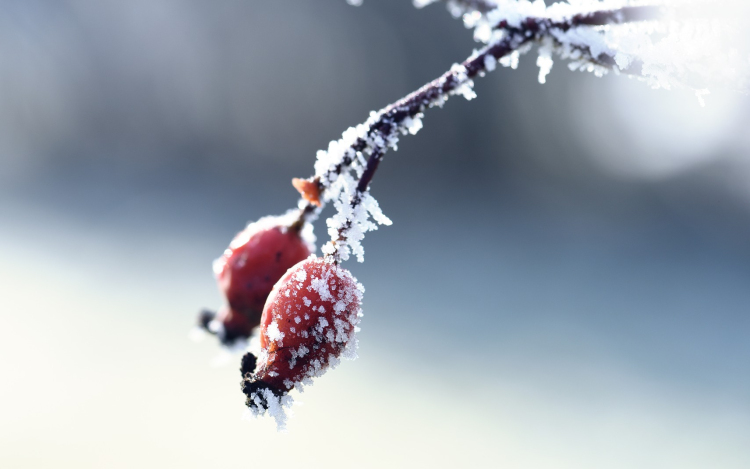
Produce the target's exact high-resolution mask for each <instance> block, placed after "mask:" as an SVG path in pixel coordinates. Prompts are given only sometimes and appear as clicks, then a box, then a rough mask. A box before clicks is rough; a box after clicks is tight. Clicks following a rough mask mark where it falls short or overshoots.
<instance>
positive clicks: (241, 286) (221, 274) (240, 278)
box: [214, 217, 314, 337]
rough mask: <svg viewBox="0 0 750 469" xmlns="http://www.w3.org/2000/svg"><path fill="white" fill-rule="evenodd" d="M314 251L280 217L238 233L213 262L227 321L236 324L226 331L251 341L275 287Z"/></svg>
mask: <svg viewBox="0 0 750 469" xmlns="http://www.w3.org/2000/svg"><path fill="white" fill-rule="evenodd" d="M312 250H314V248H313V247H311V246H310V243H308V242H306V241H305V240H303V238H302V236H300V233H299V230H295V229H293V228H290V227H289V225H288V224H285V223H284V220H282V219H281V218H279V217H266V218H263V219H261V220H259V221H258V222H256V223H252V224H250V225H248V227H247V228H245V229H244V230H243V231H241V232H240V233H238V234H237V236H235V238H234V239H233V240H232V242H231V243H230V244H229V247H228V248H227V250H226V251H224V254H223V255H222V256H221V257H220V258H219V259H217V260H216V261H215V262H214V273H215V274H216V280H217V281H218V283H219V288H220V289H221V291H222V292H223V293H224V295H225V296H226V298H227V302H228V303H229V309H228V310H227V312H226V314H225V318H226V319H227V320H229V321H233V323H232V324H225V327H227V326H228V327H227V329H229V328H230V327H232V328H233V330H237V331H241V334H240V335H243V336H244V337H249V335H250V331H251V330H252V328H253V327H255V326H257V325H258V324H259V323H260V317H261V314H262V312H263V305H264V304H265V302H266V298H268V295H269V293H270V292H271V289H272V288H273V286H274V284H275V283H276V282H277V281H278V280H279V278H281V276H282V275H284V272H286V271H287V270H288V269H289V268H290V267H292V266H293V265H295V264H296V263H298V262H300V261H301V260H303V259H306V258H307V257H308V256H310V253H311V251H312ZM237 316H242V318H238V317H237ZM218 319H221V318H218ZM242 319H244V321H242Z"/></svg>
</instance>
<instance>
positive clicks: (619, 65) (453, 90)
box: [299, 0, 750, 262]
mask: <svg viewBox="0 0 750 469" xmlns="http://www.w3.org/2000/svg"><path fill="white" fill-rule="evenodd" d="M428 3H432V1H431V0H416V1H415V4H416V5H417V6H424V5H426V4H428ZM447 4H448V6H449V9H451V12H452V13H454V15H456V16H461V17H463V20H464V23H465V24H466V26H467V27H471V28H474V29H475V33H474V34H475V38H476V39H477V40H478V41H480V42H484V43H485V44H486V45H485V46H484V47H483V48H482V49H480V50H479V51H475V52H474V53H473V54H472V55H471V56H470V57H469V58H468V59H466V60H465V61H464V62H463V63H461V64H455V65H454V66H453V67H452V68H451V69H450V70H449V71H447V72H446V73H444V74H443V75H441V76H440V77H438V78H436V79H435V80H433V81H431V82H429V83H427V84H426V85H424V86H423V87H422V88H420V89H418V90H417V91H415V92H413V93H411V94H409V95H408V96H406V97H404V98H402V99H401V100H399V101H397V102H395V103H393V104H391V105H389V106H387V107H385V108H383V109H382V110H380V111H378V112H372V113H371V115H370V118H369V119H367V121H366V122H364V123H363V124H360V125H358V126H356V127H351V128H349V129H348V130H347V131H346V132H344V134H343V135H342V137H341V138H340V139H339V140H335V141H332V142H330V144H329V146H328V149H327V150H321V151H319V152H318V154H317V161H316V163H315V175H314V176H313V177H311V178H310V179H308V180H306V183H305V184H306V185H307V187H308V189H309V188H310V187H312V188H313V189H314V190H308V191H307V192H308V193H314V194H315V197H314V198H312V199H311V198H310V197H311V196H309V195H305V192H304V191H303V195H305V198H303V200H302V201H300V209H301V212H300V213H301V215H300V219H299V220H300V223H302V222H303V221H305V220H307V221H311V220H312V219H314V218H316V217H317V216H318V214H319V213H320V210H321V208H322V205H323V204H324V203H326V202H333V203H334V206H335V208H336V212H337V213H336V214H334V215H333V216H332V217H330V218H329V219H328V220H327V225H328V233H329V235H330V236H331V242H330V243H328V244H326V245H325V246H324V247H323V248H322V249H323V253H324V254H326V255H327V256H329V257H330V258H332V259H333V260H335V261H336V262H340V261H345V260H347V259H348V258H349V256H350V255H351V254H355V255H356V256H357V258H358V260H359V261H360V262H362V261H363V260H364V250H363V248H362V245H361V241H362V239H363V238H364V235H365V233H366V232H368V231H371V230H374V229H377V226H378V225H377V224H390V220H389V219H388V218H387V217H385V215H383V213H382V212H381V211H380V208H379V207H378V204H377V202H376V201H375V199H374V198H373V197H372V196H371V195H370V193H369V185H370V183H371V181H372V178H373V176H374V174H375V171H376V170H377V168H378V165H379V164H380V162H381V160H382V158H383V156H384V155H385V153H386V152H387V151H388V150H389V149H394V150H396V149H397V144H398V140H399V137H400V135H405V134H415V133H417V132H418V131H419V129H420V128H421V127H422V117H423V113H424V111H425V110H427V109H428V108H432V107H435V106H438V107H442V106H443V104H444V103H445V102H446V101H447V100H448V98H449V97H450V96H452V95H456V94H460V95H462V96H464V97H465V98H467V99H472V98H474V97H475V94H474V91H473V84H474V82H473V80H474V78H475V77H477V76H483V75H484V74H485V72H489V71H492V70H494V69H495V68H496V64H497V63H500V64H501V65H504V66H509V67H512V68H516V66H517V64H518V60H519V56H520V55H521V54H523V53H525V52H527V51H529V50H530V49H531V47H532V45H533V44H538V45H539V47H538V53H539V55H538V58H537V64H538V65H539V67H540V73H539V81H540V82H541V83H544V82H545V79H546V75H547V74H548V73H549V71H550V69H551V68H552V64H553V59H552V56H553V55H555V54H556V55H559V56H561V57H562V58H564V59H569V60H571V62H570V64H569V68H571V69H572V70H584V71H591V72H594V73H596V74H597V75H603V74H605V73H607V72H609V71H613V72H614V73H617V74H619V73H625V74H630V75H635V76H638V77H639V78H640V79H643V80H646V81H647V82H648V83H649V84H650V85H651V86H653V87H655V88H658V87H661V88H667V89H669V88H670V87H672V86H683V87H688V88H691V89H693V90H695V91H696V94H697V95H698V96H699V99H700V97H701V96H702V95H703V94H707V92H708V91H707V90H706V89H705V86H706V85H707V84H709V83H712V84H716V83H718V84H720V85H722V84H724V85H728V87H734V88H736V89H745V88H746V87H747V81H748V79H747V77H748V75H750V73H749V72H750V61H748V60H747V58H748V54H747V53H745V52H744V51H743V52H738V50H737V48H728V47H727V44H744V43H743V42H742V41H736V40H735V42H734V43H732V42H731V41H732V40H733V39H736V38H734V37H731V36H732V34H735V35H736V34H739V33H741V32H742V31H744V29H742V28H738V27H736V25H734V24H733V23H731V20H732V19H733V18H734V16H732V15H731V14H730V15H728V18H729V19H728V20H726V21H727V22H726V24H727V25H729V27H718V28H717V27H716V25H715V24H714V23H711V20H710V19H709V20H707V19H704V18H703V16H702V15H701V14H698V15H695V14H693V16H692V17H690V18H688V19H686V18H685V17H684V16H683V17H680V16H679V15H678V16H675V11H677V10H675V9H674V8H671V9H669V8H667V7H665V6H664V5H656V4H639V5H634V4H633V2H631V1H629V0H619V1H618V0H609V1H606V2H599V1H589V2H585V1H579V2H576V3H575V4H571V3H555V4H553V5H550V6H549V7H547V6H545V4H544V2H543V1H541V0H537V1H535V2H533V3H532V2H529V1H526V0H517V1H516V0H495V1H489V0H450V1H448V2H447ZM604 6H607V8H603V7H604ZM735 16H736V15H735ZM678 20H679V21H678ZM706 22H708V23H709V24H708V25H706ZM722 26H724V24H722ZM728 41H729V42H728ZM370 218H372V220H371V219H370Z"/></svg>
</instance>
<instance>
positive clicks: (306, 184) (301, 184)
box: [292, 178, 321, 207]
mask: <svg viewBox="0 0 750 469" xmlns="http://www.w3.org/2000/svg"><path fill="white" fill-rule="evenodd" d="M292 185H293V186H294V188H295V189H297V191H299V193H300V195H302V198H303V199H305V200H306V201H308V202H309V203H311V204H313V205H316V206H318V207H320V206H321V203H320V186H319V185H318V180H317V179H300V178H294V179H292Z"/></svg>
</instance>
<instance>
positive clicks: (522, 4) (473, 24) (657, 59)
mask: <svg viewBox="0 0 750 469" xmlns="http://www.w3.org/2000/svg"><path fill="white" fill-rule="evenodd" d="M478 5H481V6H482V8H485V9H486V8H487V7H488V6H489V7H490V8H491V7H492V6H494V7H495V8H491V9H490V10H489V11H479V10H478ZM448 7H449V11H450V12H451V13H452V14H454V15H455V14H457V13H458V14H459V16H461V17H462V18H463V20H464V24H465V25H466V26H467V27H469V28H473V29H474V36H475V39H476V40H478V41H480V42H484V43H490V42H492V41H495V40H496V39H497V37H498V35H502V34H525V35H527V36H529V35H533V36H534V37H535V39H536V40H537V41H539V42H540V43H541V47H540V48H539V57H538V59H537V64H538V65H539V67H540V73H539V81H540V82H542V83H544V81H545V79H546V75H547V73H548V72H549V70H550V68H551V66H552V55H553V54H557V55H558V56H560V57H561V58H563V59H569V60H571V65H570V68H571V69H573V70H581V71H589V72H594V73H595V74H596V75H598V76H601V75H604V74H605V73H607V72H608V71H613V72H615V73H623V72H624V73H627V74H628V75H631V76H635V77H637V78H639V79H641V80H643V81H645V82H646V83H647V84H648V85H650V86H651V87H653V88H664V89H671V88H675V87H679V88H689V89H692V90H694V91H695V92H696V94H697V96H699V98H700V97H702V96H703V95H705V94H707V93H706V91H707V90H708V89H709V88H715V87H721V88H726V89H731V90H736V91H741V92H747V91H748V88H749V85H750V34H749V33H748V31H750V15H748V10H749V9H750V7H749V6H748V2H746V1H744V0H714V1H705V0H696V1H692V0H661V1H644V0H602V1H599V0H570V2H557V3H554V4H552V5H550V6H546V5H545V3H544V2H543V1H542V0H537V1H534V2H531V1H527V0H493V1H489V0H487V1H481V2H478V1H476V0H450V1H449V2H448ZM639 7H643V8H649V7H650V8H652V10H651V12H659V13H660V14H659V15H658V17H655V18H643V19H632V18H630V19H628V18H627V17H626V15H625V14H623V13H622V12H626V11H627V9H628V8H630V9H633V8H639ZM631 11H632V10H631ZM595 12H613V13H614V14H612V15H610V16H609V17H608V21H605V23H609V24H597V25H588V24H576V23H575V22H574V21H572V18H574V17H576V16H577V17H578V18H580V17H581V16H583V15H587V14H592V13H595ZM617 12H620V13H619V14H617ZM530 18H531V19H534V20H546V22H539V23H537V24H540V25H541V28H539V29H538V30H532V29H530V28H529V25H528V20H529V19H530ZM549 41H551V42H549ZM520 53H522V51H519V54H512V55H510V56H507V57H505V60H501V64H503V65H506V66H511V67H513V68H515V66H516V64H517V59H518V55H520Z"/></svg>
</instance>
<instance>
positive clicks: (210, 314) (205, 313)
mask: <svg viewBox="0 0 750 469" xmlns="http://www.w3.org/2000/svg"><path fill="white" fill-rule="evenodd" d="M215 318H216V312H214V311H211V310H209V309H204V310H202V311H201V312H200V313H199V314H198V327H200V328H201V329H204V330H205V331H207V332H210V333H211V334H213V333H214V332H213V331H211V330H210V329H209V328H208V324H209V323H210V322H211V321H213V320H214V319H215Z"/></svg>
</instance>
